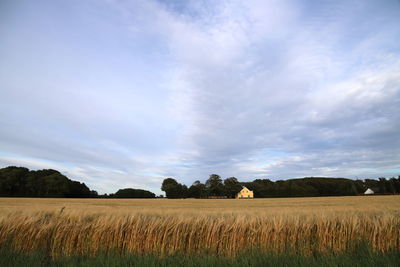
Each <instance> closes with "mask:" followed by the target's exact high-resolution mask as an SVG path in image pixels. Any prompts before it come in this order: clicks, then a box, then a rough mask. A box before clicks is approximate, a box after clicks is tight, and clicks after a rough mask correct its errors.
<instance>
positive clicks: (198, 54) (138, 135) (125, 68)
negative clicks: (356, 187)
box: [0, 0, 400, 193]
mask: <svg viewBox="0 0 400 267" xmlns="http://www.w3.org/2000/svg"><path fill="white" fill-rule="evenodd" d="M399 13H400V2H399V1H394V0H393V1H392V0H385V1H274V0H272V1H259V0H254V1H253V0H250V1H153V0H147V1H117V0H104V1H103V0H96V1H95V0H80V1H45V0H43V1H42V0H39V1H28V0H26V1H24V0H3V1H1V3H0V167H5V166H8V165H17V166H26V167H29V168H33V169H41V168H54V169H58V170H60V171H61V172H62V173H64V174H66V175H67V176H68V177H70V178H71V179H75V180H80V181H83V182H85V183H86V184H87V185H88V186H89V187H90V188H93V189H95V190H98V191H99V192H100V193H111V192H115V191H116V190H117V189H119V188H125V187H134V188H144V189H149V190H152V191H154V192H156V193H161V191H160V185H161V182H162V180H163V179H164V178H165V177H175V178H176V179H178V180H179V181H180V182H183V183H186V184H187V185H190V184H191V183H192V182H193V181H195V180H196V179H200V180H202V181H204V180H205V179H207V177H208V175H209V174H211V173H218V174H220V175H221V176H222V177H229V176H236V177H238V178H239V179H240V180H242V181H249V180H253V179H255V178H269V179H272V180H276V179H282V178H293V177H303V176H340V177H349V178H371V177H372V178H377V177H380V176H387V177H388V176H392V175H399V174H400V105H399V104H400V45H399V44H400V27H399V25H400V16H399Z"/></svg>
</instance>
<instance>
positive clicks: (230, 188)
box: [224, 177, 242, 198]
mask: <svg viewBox="0 0 400 267" xmlns="http://www.w3.org/2000/svg"><path fill="white" fill-rule="evenodd" d="M224 187H225V195H226V196H227V197H229V198H235V196H236V194H237V193H238V192H239V191H240V190H242V186H241V184H240V183H239V181H238V179H237V178H235V177H229V178H226V179H225V180H224Z"/></svg>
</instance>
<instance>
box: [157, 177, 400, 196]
mask: <svg viewBox="0 0 400 267" xmlns="http://www.w3.org/2000/svg"><path fill="white" fill-rule="evenodd" d="M242 186H246V187H247V188H249V189H250V190H253V191H254V196H255V197H257V198H263V197H314V196H351V195H359V194H362V193H364V191H365V190H366V189H367V188H371V189H372V190H374V191H375V192H376V193H379V194H399V193H400V176H399V177H398V178H394V177H393V178H390V179H386V178H379V179H378V180H373V179H366V180H351V179H345V178H324V177H306V178H300V179H289V180H279V181H276V182H274V181H271V180H269V179H256V180H254V181H252V182H239V181H238V179H237V178H235V177H229V178H226V179H224V180H223V179H222V178H221V177H220V176H219V175H217V174H211V175H210V177H209V179H208V180H207V181H206V182H205V184H203V183H201V182H200V181H198V180H197V181H195V182H194V183H193V184H192V185H191V186H190V187H187V186H186V185H184V184H180V183H178V182H177V181H176V180H175V179H173V178H166V179H165V180H164V181H163V183H162V186H161V190H162V191H164V192H165V193H166V196H167V197H168V198H207V197H210V196H213V197H215V196H218V197H227V198H234V197H235V195H236V194H237V193H238V192H239V191H240V190H241V189H242Z"/></svg>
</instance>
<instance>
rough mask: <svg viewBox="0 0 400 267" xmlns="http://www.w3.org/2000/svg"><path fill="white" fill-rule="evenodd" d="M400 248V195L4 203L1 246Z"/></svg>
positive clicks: (232, 250)
mask: <svg viewBox="0 0 400 267" xmlns="http://www.w3.org/2000/svg"><path fill="white" fill-rule="evenodd" d="M358 242H368V243H369V245H370V247H371V249H372V250H374V251H381V252H385V251H389V250H393V249H394V250H399V249H400V196H370V197H325V198H284V199H251V200H247V199H245V200H234V199H232V200H230V199H225V200H195V199H189V200H169V199H149V200H136V199H135V200H134V199H126V200H119V199H19V198H18V199H12V198H0V246H5V245H10V246H11V247H12V248H13V249H14V250H16V251H21V252H30V251H34V250H38V249H44V250H47V251H48V252H49V253H50V254H51V255H52V256H59V255H72V254H90V255H95V254H97V253H98V252H100V251H109V250H114V251H115V250H116V251H119V252H121V253H123V252H132V253H155V254H159V255H165V254H171V253H175V252H181V253H198V252H201V253H210V254H216V255H228V256H232V255H236V254H237V253H239V252H242V251H244V250H246V249H252V248H255V249H259V250H262V251H271V250H272V251H276V252H283V251H285V250H287V249H294V250H296V251H297V252H299V253H312V252H313V251H318V252H327V253H331V252H333V253H335V252H341V251H346V250H349V249H351V248H352V246H354V245H355V244H357V243H358Z"/></svg>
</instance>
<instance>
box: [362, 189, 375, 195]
mask: <svg viewBox="0 0 400 267" xmlns="http://www.w3.org/2000/svg"><path fill="white" fill-rule="evenodd" d="M373 194H375V193H374V191H372V190H371V189H370V188H368V189H367V190H366V191H365V192H364V195H373Z"/></svg>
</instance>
